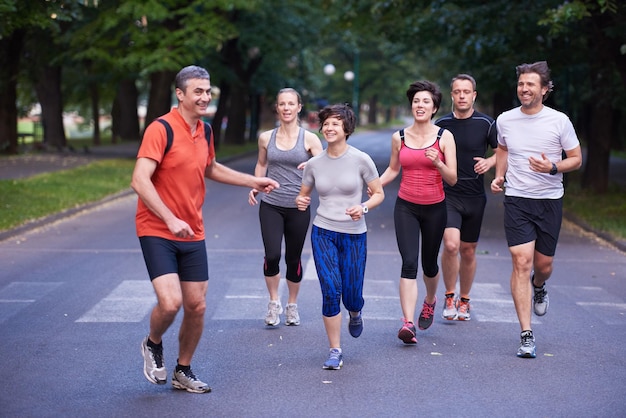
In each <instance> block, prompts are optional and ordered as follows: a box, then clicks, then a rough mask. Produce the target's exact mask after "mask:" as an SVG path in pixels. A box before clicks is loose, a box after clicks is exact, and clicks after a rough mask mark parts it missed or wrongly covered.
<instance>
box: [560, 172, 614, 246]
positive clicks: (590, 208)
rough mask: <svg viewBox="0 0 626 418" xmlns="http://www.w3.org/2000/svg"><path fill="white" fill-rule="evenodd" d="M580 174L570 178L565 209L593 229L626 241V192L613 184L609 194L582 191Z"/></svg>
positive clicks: (564, 200) (566, 191) (564, 204)
mask: <svg viewBox="0 0 626 418" xmlns="http://www.w3.org/2000/svg"><path fill="white" fill-rule="evenodd" d="M579 177H580V173H576V175H573V176H571V177H570V178H569V181H568V183H567V187H566V189H565V197H564V198H563V208H564V209H565V211H567V212H569V213H570V214H572V215H574V217H576V218H577V219H579V220H581V221H583V222H584V223H586V224H587V225H589V226H591V227H592V228H594V229H596V230H598V231H601V232H604V233H606V234H610V235H613V236H615V237H618V238H620V239H621V240H626V216H624V215H625V214H626V190H624V188H619V187H618V186H616V185H614V184H612V185H611V186H610V187H609V192H608V193H606V194H603V195H594V194H592V193H590V192H588V191H586V190H584V191H583V190H582V189H581V187H580V181H579Z"/></svg>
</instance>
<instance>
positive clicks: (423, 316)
mask: <svg viewBox="0 0 626 418" xmlns="http://www.w3.org/2000/svg"><path fill="white" fill-rule="evenodd" d="M436 304H437V298H436V297H435V301H434V302H433V303H432V304H431V303H426V299H424V305H422V312H421V313H420V316H419V318H417V326H418V327H419V329H421V330H425V329H428V328H429V327H430V326H431V325H432V324H433V319H434V316H435V305H436Z"/></svg>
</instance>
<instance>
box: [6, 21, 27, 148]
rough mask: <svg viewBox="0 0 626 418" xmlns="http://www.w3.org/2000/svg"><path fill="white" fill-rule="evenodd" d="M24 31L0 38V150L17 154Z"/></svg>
mask: <svg viewBox="0 0 626 418" xmlns="http://www.w3.org/2000/svg"><path fill="white" fill-rule="evenodd" d="M23 45H24V32H23V31H15V32H13V33H12V34H11V36H9V37H7V38H0V91H1V92H2V93H1V94H0V152H3V153H6V154H17V151H18V149H17V116H18V115H17V106H16V103H17V73H18V69H19V63H20V54H21V51H22V46H23Z"/></svg>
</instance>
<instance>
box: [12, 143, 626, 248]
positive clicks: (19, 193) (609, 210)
mask: <svg viewBox="0 0 626 418" xmlns="http://www.w3.org/2000/svg"><path fill="white" fill-rule="evenodd" d="M256 147H257V144H256V143H246V144H245V145H228V146H226V145H225V146H221V147H220V149H219V150H218V152H217V158H218V161H219V160H222V159H224V158H226V157H229V156H232V155H237V154H241V153H243V152H255V151H256ZM133 167H134V160H129V159H115V160H103V161H98V162H94V163H91V164H89V165H86V166H83V167H79V168H75V169H71V170H65V171H58V172H53V173H47V174H41V175H37V176H33V177H29V178H26V179H19V180H0V196H2V199H1V203H0V231H1V230H6V229H10V228H14V227H17V226H19V225H22V224H24V223H26V222H28V221H31V220H35V219H37V218H41V217H43V216H47V215H50V214H53V213H55V212H59V211H61V210H65V209H69V208H73V207H76V206H79V205H83V204H85V203H89V202H94V201H97V200H100V199H102V198H104V197H106V196H108V195H111V194H114V193H117V192H120V191H122V190H125V189H127V188H128V187H129V183H130V177H131V174H132V170H133ZM578 175H579V174H578V173H575V174H574V175H572V176H570V179H569V181H568V185H567V189H566V192H565V198H564V208H565V210H566V211H567V212H569V213H571V214H573V215H574V216H575V217H577V218H578V219H580V220H582V221H583V222H585V223H586V224H587V225H589V226H591V227H593V228H594V229H597V230H599V231H602V232H604V233H607V234H610V235H613V236H616V237H618V238H620V239H622V240H626V216H624V214H625V213H626V190H624V189H623V188H622V189H619V188H617V187H616V186H614V185H612V186H611V188H610V190H609V193H607V194H605V195H592V194H591V193H588V192H586V191H585V192H583V191H581V189H580V186H579V180H578Z"/></svg>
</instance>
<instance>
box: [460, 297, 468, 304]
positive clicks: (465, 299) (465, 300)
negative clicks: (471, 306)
mask: <svg viewBox="0 0 626 418" xmlns="http://www.w3.org/2000/svg"><path fill="white" fill-rule="evenodd" d="M461 301H463V302H465V303H468V302H469V301H470V300H469V298H461Z"/></svg>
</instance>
